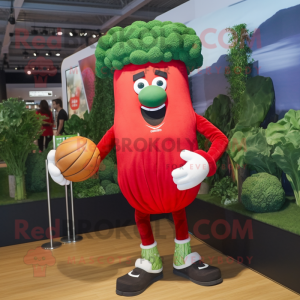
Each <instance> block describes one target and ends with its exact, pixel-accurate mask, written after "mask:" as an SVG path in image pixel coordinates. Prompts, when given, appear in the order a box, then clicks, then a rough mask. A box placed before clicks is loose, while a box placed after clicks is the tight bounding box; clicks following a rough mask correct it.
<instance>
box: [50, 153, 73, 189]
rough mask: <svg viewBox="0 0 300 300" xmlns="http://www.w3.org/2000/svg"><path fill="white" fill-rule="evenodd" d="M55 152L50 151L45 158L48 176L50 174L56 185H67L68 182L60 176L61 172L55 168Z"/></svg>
mask: <svg viewBox="0 0 300 300" xmlns="http://www.w3.org/2000/svg"><path fill="white" fill-rule="evenodd" d="M55 151H56V150H51V151H50V152H49V153H48V156H47V160H48V171H49V174H50V176H51V178H52V179H53V181H55V182H56V183H58V184H60V185H68V184H70V181H69V180H67V179H66V178H65V177H64V176H63V175H62V174H61V171H60V170H59V169H58V168H57V167H56V166H55V160H54V158H55Z"/></svg>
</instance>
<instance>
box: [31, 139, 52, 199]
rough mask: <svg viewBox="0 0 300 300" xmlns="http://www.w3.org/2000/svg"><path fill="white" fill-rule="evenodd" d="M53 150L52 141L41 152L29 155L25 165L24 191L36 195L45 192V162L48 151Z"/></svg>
mask: <svg viewBox="0 0 300 300" xmlns="http://www.w3.org/2000/svg"><path fill="white" fill-rule="evenodd" d="M52 149H53V141H51V142H50V143H49V145H48V148H47V149H46V150H45V151H44V152H42V153H39V152H36V153H29V154H28V157H27V159H26V163H25V168H26V171H25V185H26V191H29V192H33V193H38V192H45V191H47V184H46V165H45V160H46V159H47V155H48V153H49V151H50V150H52Z"/></svg>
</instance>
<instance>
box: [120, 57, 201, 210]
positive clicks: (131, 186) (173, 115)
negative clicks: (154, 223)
mask: <svg viewBox="0 0 300 300" xmlns="http://www.w3.org/2000/svg"><path fill="white" fill-rule="evenodd" d="M114 98H115V120H114V134H115V137H116V151H117V160H118V172H119V174H120V175H118V182H119V185H120V188H121V191H122V193H123V194H124V195H125V197H126V199H127V200H128V202H129V203H130V204H131V206H133V207H134V208H136V209H138V210H139V211H143V212H145V213H166V212H172V211H176V210H179V209H181V208H182V207H185V206H187V205H188V204H189V203H190V202H191V201H193V200H194V199H195V197H196V194H197V192H198V190H199V186H197V187H195V188H192V189H189V190H188V191H184V192H182V191H179V190H178V189H177V187H176V184H175V183H174V182H173V178H172V176H171V172H172V170H173V169H174V168H177V167H180V166H182V165H184V163H185V161H184V160H183V159H182V158H181V157H180V152H181V150H183V149H187V150H190V151H195V150H197V149H198V144H197V139H196V119H195V112H194V109H193V107H192V101H191V98H190V92H189V85H188V75H187V70H186V66H185V64H184V63H183V62H182V61H179V60H172V61H170V62H168V63H166V62H160V63H147V64H144V65H133V64H129V65H126V66H125V67H124V68H123V69H122V70H116V71H115V73H114ZM153 174H156V175H155V176H153ZM141 195H142V197H141ZM162 203H163V204H162Z"/></svg>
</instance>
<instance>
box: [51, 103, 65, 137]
mask: <svg viewBox="0 0 300 300" xmlns="http://www.w3.org/2000/svg"><path fill="white" fill-rule="evenodd" d="M52 106H53V108H54V109H55V110H56V111H57V112H58V115H57V132H56V135H61V134H63V133H64V122H65V121H67V120H68V119H69V118H68V114H67V113H66V111H65V110H64V109H63V108H62V101H61V99H54V100H52Z"/></svg>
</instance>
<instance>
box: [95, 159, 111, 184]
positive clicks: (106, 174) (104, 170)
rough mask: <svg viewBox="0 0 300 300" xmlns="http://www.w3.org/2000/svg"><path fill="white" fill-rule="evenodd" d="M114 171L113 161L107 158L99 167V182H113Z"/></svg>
mask: <svg viewBox="0 0 300 300" xmlns="http://www.w3.org/2000/svg"><path fill="white" fill-rule="evenodd" d="M114 170H115V165H114V163H113V161H112V160H111V159H109V158H105V159H104V160H103V161H102V162H101V164H100V167H99V173H98V174H99V180H100V182H102V181H103V180H109V181H111V182H112V181H113V180H114V178H113V173H114Z"/></svg>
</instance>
